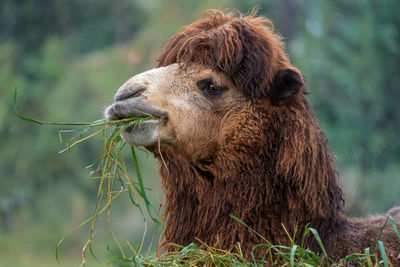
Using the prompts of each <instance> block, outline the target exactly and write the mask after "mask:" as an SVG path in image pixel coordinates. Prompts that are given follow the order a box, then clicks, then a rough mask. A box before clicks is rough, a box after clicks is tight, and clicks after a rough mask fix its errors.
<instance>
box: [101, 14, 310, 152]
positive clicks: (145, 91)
mask: <svg viewBox="0 0 400 267" xmlns="http://www.w3.org/2000/svg"><path fill="white" fill-rule="evenodd" d="M271 28H272V26H271V23H270V21H269V20H267V19H265V18H260V17H253V16H247V17H241V18H235V17H234V16H232V15H231V14H228V15H224V14H223V13H222V12H220V11H208V12H206V14H205V16H204V18H202V19H200V20H198V21H197V22H195V23H193V24H191V25H188V26H185V27H184V28H183V30H182V32H180V33H178V34H176V35H174V36H173V37H172V38H170V39H169V40H168V41H167V46H166V48H165V50H164V52H163V53H162V54H161V56H160V57H159V59H158V62H159V64H158V68H155V69H152V70H149V71H146V72H144V73H141V74H138V75H136V76H134V77H132V78H131V79H129V80H128V81H127V82H126V83H125V84H123V85H122V86H121V87H120V88H119V90H118V91H117V93H116V95H115V102H114V104H113V105H111V106H110V107H108V108H107V110H106V117H107V118H108V119H110V120H113V119H121V118H126V117H132V116H139V117H140V116H147V115H151V116H153V117H154V118H155V119H152V120H147V121H143V122H142V123H140V125H138V126H136V127H130V128H128V129H126V130H125V131H124V132H123V133H122V136H123V138H124V139H125V141H126V142H127V143H129V144H131V145H142V146H145V147H146V148H147V149H149V150H150V151H156V150H161V151H162V150H163V149H172V150H173V151H175V152H177V153H182V154H184V155H186V156H189V157H193V156H194V155H198V156H199V155H200V154H204V153H205V154H207V153H206V150H208V152H209V153H212V151H213V149H215V148H216V147H218V145H219V144H220V143H221V142H222V141H221V140H223V139H226V138H227V135H229V134H230V132H231V131H232V127H233V125H235V127H239V125H240V124H241V123H244V122H240V120H243V119H245V117H244V115H246V114H253V113H254V112H256V109H261V110H266V109H268V108H270V107H271V106H273V105H275V104H277V103H278V102H279V103H281V102H285V103H289V102H290V101H286V100H287V99H291V98H293V97H294V96H295V95H296V94H297V93H298V92H299V91H300V90H301V89H302V87H303V80H302V76H301V74H300V73H299V72H298V70H297V69H295V68H294V67H293V66H291V64H290V62H289V60H288V58H287V56H286V54H285V53H284V48H283V44H282V42H281V41H280V37H279V36H278V35H277V34H275V33H273V31H272V29H271ZM300 98H301V97H300ZM282 100H283V101H282ZM252 134H253V135H254V134H257V133H252ZM243 138H246V137H245V135H243ZM200 152H202V153H200ZM202 157H207V155H202Z"/></svg>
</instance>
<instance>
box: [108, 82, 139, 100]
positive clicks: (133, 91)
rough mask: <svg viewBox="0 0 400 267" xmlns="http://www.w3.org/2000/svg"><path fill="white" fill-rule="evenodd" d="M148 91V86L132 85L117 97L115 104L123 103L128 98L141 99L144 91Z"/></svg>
mask: <svg viewBox="0 0 400 267" xmlns="http://www.w3.org/2000/svg"><path fill="white" fill-rule="evenodd" d="M146 89H147V88H146V86H143V85H138V84H135V85H132V86H130V87H129V88H128V90H126V91H125V92H122V93H121V94H118V95H116V96H115V102H118V101H123V100H126V99H128V98H134V97H139V96H140V95H141V94H142V93H143V92H144V91H146Z"/></svg>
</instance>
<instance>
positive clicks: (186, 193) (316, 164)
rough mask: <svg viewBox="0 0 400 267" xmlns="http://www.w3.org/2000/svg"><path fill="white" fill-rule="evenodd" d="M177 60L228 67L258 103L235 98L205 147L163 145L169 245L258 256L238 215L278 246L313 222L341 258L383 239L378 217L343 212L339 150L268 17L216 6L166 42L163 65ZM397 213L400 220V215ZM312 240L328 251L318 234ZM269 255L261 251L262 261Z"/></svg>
mask: <svg viewBox="0 0 400 267" xmlns="http://www.w3.org/2000/svg"><path fill="white" fill-rule="evenodd" d="M174 63H179V64H180V65H181V66H182V67H183V68H184V67H185V66H188V65H190V64H191V63H195V64H201V65H205V66H208V67H209V68H211V69H212V70H214V71H216V72H217V73H218V72H222V73H224V74H225V76H226V77H228V78H229V79H230V80H231V81H232V83H233V84H234V85H236V87H237V88H239V89H240V90H242V91H243V94H244V95H245V97H247V100H248V101H245V102H240V103H231V106H230V107H229V110H225V113H224V114H223V115H221V125H222V128H221V130H220V132H221V136H217V137H215V138H214V139H213V140H210V142H209V144H207V148H205V149H204V150H201V151H197V152H195V153H193V154H190V155H187V154H185V153H180V151H176V150H174V148H171V147H164V148H163V150H162V151H160V150H157V149H156V150H155V151H154V154H155V156H156V157H157V158H159V159H160V160H159V166H158V167H159V171H160V175H161V180H162V185H163V187H164V190H165V202H164V209H165V214H166V216H167V217H168V220H167V224H166V228H165V232H164V236H165V239H164V241H163V243H162V244H161V246H165V247H166V248H167V250H171V249H172V247H171V246H169V245H168V244H169V243H178V244H180V245H187V244H189V243H191V242H194V241H195V238H199V239H200V240H202V241H204V242H206V243H208V244H214V243H218V244H219V246H221V247H222V248H224V249H230V250H232V249H234V248H235V245H236V244H237V242H240V244H241V246H242V249H243V252H244V253H245V255H246V257H248V258H251V253H252V248H253V246H254V245H255V244H258V243H261V242H262V240H261V239H260V238H259V237H258V236H257V235H255V234H254V233H253V232H251V231H249V230H247V229H246V228H245V227H244V226H243V225H241V224H240V223H238V222H236V221H234V220H233V219H232V218H231V217H230V216H229V215H230V214H233V215H234V216H236V217H238V218H240V219H241V220H242V221H244V222H245V223H246V224H247V225H248V226H250V227H251V228H252V229H254V230H255V231H257V232H258V233H259V234H261V235H262V236H264V237H265V238H267V239H268V240H269V241H270V242H272V243H281V244H285V245H289V244H290V240H289V238H288V236H287V235H286V233H284V231H283V228H282V224H283V225H284V226H285V227H286V228H287V229H288V230H289V231H293V230H294V229H295V228H297V229H298V232H297V240H298V238H299V237H300V238H301V236H302V233H303V230H304V229H305V226H306V225H310V226H311V227H313V228H315V229H316V230H317V231H318V232H319V234H320V236H321V237H322V240H323V242H324V245H325V248H326V249H327V251H328V253H329V254H330V255H331V256H334V257H342V256H344V255H346V254H348V253H353V252H362V249H364V248H365V247H368V246H370V245H371V244H372V243H373V242H374V239H373V238H372V241H371V237H370V236H368V237H365V233H364V232H367V230H365V229H367V228H368V223H369V221H368V220H365V221H355V220H352V219H348V218H346V217H345V216H343V215H342V213H341V208H342V206H343V205H344V198H343V193H342V191H341V189H340V187H339V183H338V175H337V172H336V169H335V166H334V161H333V158H334V156H333V154H332V152H331V150H330V148H329V145H328V142H327V139H326V137H325V135H324V134H323V133H322V131H321V130H320V126H319V123H318V121H317V120H316V118H315V116H314V114H313V112H312V110H311V108H310V106H309V104H308V103H307V101H306V99H305V90H304V86H303V84H304V82H303V78H302V76H301V74H300V72H299V71H298V70H297V69H296V68H295V67H293V66H292V65H291V63H290V61H289V59H288V57H287V55H286V53H285V52H284V46H283V43H282V41H281V38H280V37H279V35H277V34H275V33H274V32H273V26H272V23H271V22H270V21H269V20H268V19H266V18H263V17H257V16H256V15H255V13H252V14H250V15H248V16H243V15H240V16H238V17H235V16H234V14H233V13H228V14H224V13H223V12H221V11H218V10H208V11H206V12H205V13H204V14H203V16H202V18H201V19H199V20H198V21H196V22H194V23H192V24H190V25H187V26H184V27H183V28H182V30H181V31H180V32H178V33H177V34H175V35H174V36H172V37H171V38H170V39H168V40H167V41H166V47H165V49H164V51H163V52H162V53H161V55H160V57H159V58H158V66H160V67H161V66H168V65H171V64H174ZM161 153H162V155H161ZM395 211H396V212H397V210H394V211H392V214H393V216H399V217H400V215H398V214H397V213H395ZM398 213H399V212H398ZM382 221H384V219H382V218H381V217H379V218H375V219H374V227H375V228H374V229H372V228H371V229H369V230H368V231H369V232H368V233H369V235H372V234H373V233H376V234H378V233H379V228H378V226H377V225H380V223H381V222H382ZM382 226H383V223H382ZM363 227H364V228H363ZM362 229H364V230H362ZM363 231H364V232H363ZM361 233H364V235H361ZM384 233H385V234H386V235H387V239H386V241H387V242H388V243H390V242H392V245H393V244H394V245H393V246H398V247H400V245H399V244H397V243H396V244H395V242H393V241H391V240H392V239H390V236H391V235H392V234H393V232H390V230H385V232H384ZM383 236H384V235H383ZM305 246H306V247H308V248H311V249H313V250H317V251H318V250H320V247H319V245H318V244H317V242H316V241H315V239H314V238H312V237H310V238H308V239H306V243H305ZM389 250H390V248H389V249H388V251H389ZM264 252H265V251H263V250H262V249H257V250H256V251H255V252H254V253H255V255H256V257H257V258H260V257H262V256H263V253H264ZM391 252H393V253H395V249H393V248H392V250H391ZM393 255H394V254H393ZM392 262H393V263H395V262H396V261H395V260H393V261H392ZM399 264H400V262H399Z"/></svg>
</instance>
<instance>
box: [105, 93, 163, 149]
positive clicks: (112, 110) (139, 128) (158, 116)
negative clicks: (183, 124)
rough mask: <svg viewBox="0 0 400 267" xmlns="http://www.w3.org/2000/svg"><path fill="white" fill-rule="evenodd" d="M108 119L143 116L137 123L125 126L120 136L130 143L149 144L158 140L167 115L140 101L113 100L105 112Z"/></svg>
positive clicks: (135, 144)
mask: <svg viewBox="0 0 400 267" xmlns="http://www.w3.org/2000/svg"><path fill="white" fill-rule="evenodd" d="M105 117H106V118H107V119H108V120H121V119H126V118H139V119H140V118H144V119H145V120H142V121H140V122H139V123H137V124H134V125H131V126H129V127H127V128H126V129H125V130H124V131H123V132H122V133H121V136H122V137H123V139H124V140H125V142H127V143H128V144H130V145H134V146H149V145H152V144H154V143H156V142H157V141H158V138H159V130H160V127H162V126H164V125H165V124H166V123H167V121H168V115H167V113H166V112H163V111H161V110H159V109H157V108H155V107H153V106H149V105H147V104H146V103H144V102H142V101H136V100H135V101H121V102H115V103H114V104H113V105H111V106H110V107H108V108H107V109H106V112H105Z"/></svg>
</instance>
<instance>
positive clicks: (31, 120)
mask: <svg viewBox="0 0 400 267" xmlns="http://www.w3.org/2000/svg"><path fill="white" fill-rule="evenodd" d="M14 112H15V114H16V115H17V116H18V117H19V118H20V119H21V120H25V121H29V122H33V123H36V124H48V125H64V126H73V125H75V126H86V125H90V123H80V122H48V121H40V120H36V119H34V118H30V117H26V116H23V115H21V114H20V113H19V112H18V110H17V87H15V89H14Z"/></svg>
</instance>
